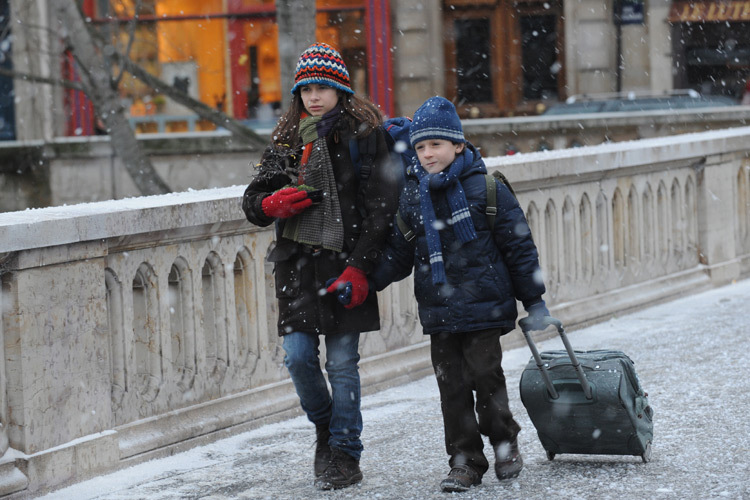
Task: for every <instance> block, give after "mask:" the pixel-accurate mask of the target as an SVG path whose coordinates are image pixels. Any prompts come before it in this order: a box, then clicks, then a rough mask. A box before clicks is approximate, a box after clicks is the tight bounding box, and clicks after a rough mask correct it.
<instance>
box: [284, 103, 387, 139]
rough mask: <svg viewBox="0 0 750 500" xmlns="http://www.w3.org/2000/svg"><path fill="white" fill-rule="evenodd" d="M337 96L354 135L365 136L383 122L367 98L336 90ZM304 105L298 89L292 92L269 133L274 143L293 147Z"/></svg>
mask: <svg viewBox="0 0 750 500" xmlns="http://www.w3.org/2000/svg"><path fill="white" fill-rule="evenodd" d="M336 93H337V94H338V96H339V104H340V105H341V107H342V108H343V109H344V116H343V119H345V120H346V121H347V125H348V128H349V129H350V130H352V131H353V132H354V134H356V135H361V136H366V135H368V134H369V133H370V132H372V131H373V130H374V129H375V128H377V127H378V126H380V125H381V124H382V123H383V115H382V114H381V113H380V110H379V109H378V108H377V107H376V106H375V105H374V104H373V103H371V102H370V101H368V100H367V99H362V98H361V97H359V96H357V95H355V94H349V93H347V92H343V91H341V90H336ZM304 109H305V107H304V105H303V104H302V97H301V96H300V92H299V90H298V91H297V92H295V93H294V96H293V97H292V103H291V104H290V105H289V109H288V110H287V111H286V113H284V115H283V116H282V117H281V118H280V119H279V122H278V123H277V124H276V128H274V129H273V133H272V134H271V141H272V142H274V143H275V144H287V145H288V146H290V147H295V146H296V145H297V143H298V142H299V140H300V137H299V121H300V115H301V114H302V111H304Z"/></svg>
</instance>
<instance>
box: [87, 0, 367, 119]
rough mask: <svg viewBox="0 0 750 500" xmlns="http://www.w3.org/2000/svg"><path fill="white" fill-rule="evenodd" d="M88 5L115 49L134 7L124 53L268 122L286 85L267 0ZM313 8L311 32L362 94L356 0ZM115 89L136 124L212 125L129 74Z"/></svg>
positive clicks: (360, 5)
mask: <svg viewBox="0 0 750 500" xmlns="http://www.w3.org/2000/svg"><path fill="white" fill-rule="evenodd" d="M89 5H90V6H91V5H94V4H93V3H89ZM136 5H139V6H140V7H139V11H138V12H137V13H136V12H135V10H134V9H135V6H136ZM95 6H96V7H95V12H87V15H89V16H91V17H93V18H94V19H95V22H97V24H99V25H100V26H101V27H102V29H104V30H105V32H106V33H108V35H109V36H110V37H111V38H112V39H113V40H114V41H115V43H116V45H117V48H118V50H120V51H123V52H124V51H125V50H126V47H128V43H129V40H130V38H131V33H132V25H131V23H129V22H128V21H130V20H132V19H133V17H134V16H135V15H136V14H137V16H138V22H137V25H136V27H135V32H134V33H135V36H134V39H133V42H132V43H131V44H130V48H129V52H128V54H129V56H130V58H131V59H133V60H134V61H135V62H136V63H137V64H139V65H140V66H142V67H143V68H145V69H146V70H147V71H149V72H150V73H151V74H154V75H156V76H158V77H159V78H160V79H161V80H163V81H164V82H166V83H168V84H170V85H172V86H174V87H175V88H177V89H180V90H182V91H183V92H185V93H187V94H188V95H189V96H191V97H193V98H194V99H197V100H200V101H201V102H203V103H204V104H207V105H209V106H212V107H214V108H216V109H219V110H221V111H224V112H226V113H227V114H229V115H230V116H233V117H234V118H237V119H240V120H247V121H248V123H249V124H251V125H260V126H271V125H273V124H274V123H275V121H276V119H277V118H278V116H279V114H280V113H281V109H280V107H281V101H282V93H283V92H285V91H288V90H284V89H282V88H281V76H280V74H281V69H280V60H279V52H278V39H279V32H278V25H277V24H276V20H275V4H274V1H273V0H141V1H140V2H136V1H135V0H95ZM317 9H318V13H317V15H316V25H317V28H316V38H317V40H318V41H321V42H326V43H329V44H331V45H333V46H335V47H336V48H337V49H338V50H339V51H340V52H341V54H342V56H343V57H344V60H345V61H346V62H347V66H348V69H349V73H350V77H351V80H352V86H353V88H354V90H355V92H358V93H362V94H367V86H368V80H367V76H368V75H367V64H368V63H367V42H368V41H367V38H366V36H367V34H366V23H365V7H364V2H362V1H360V2H356V1H351V0H318V2H317ZM115 70H116V68H115ZM119 91H120V95H121V97H122V99H123V103H124V105H125V106H126V108H127V109H128V110H129V114H130V117H131V122H133V124H134V126H135V127H136V130H137V131H139V132H157V131H183V130H211V129H213V128H215V126H214V125H213V124H212V123H209V122H202V121H200V120H197V119H196V118H197V117H196V116H195V113H194V112H193V111H192V110H191V109H189V108H188V107H186V106H183V105H182V104H179V103H177V102H175V101H174V100H172V99H170V98H169V97H168V96H166V95H162V94H159V93H157V92H155V91H154V89H152V88H150V87H148V86H146V85H145V84H143V83H142V82H140V81H139V80H137V79H135V78H134V77H132V76H131V75H127V74H126V75H125V76H124V78H123V79H122V80H121V82H120V86H119Z"/></svg>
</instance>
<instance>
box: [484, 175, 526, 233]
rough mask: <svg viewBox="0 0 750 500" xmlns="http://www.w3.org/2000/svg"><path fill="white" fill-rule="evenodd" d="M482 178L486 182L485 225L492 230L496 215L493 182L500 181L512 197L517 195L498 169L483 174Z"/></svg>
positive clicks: (495, 191) (495, 197)
mask: <svg viewBox="0 0 750 500" xmlns="http://www.w3.org/2000/svg"><path fill="white" fill-rule="evenodd" d="M484 179H485V181H486V183H487V209H486V211H485V214H486V215H487V225H488V226H489V228H490V231H492V228H493V227H495V216H496V215H497V190H496V189H495V188H496V187H497V186H496V185H495V182H497V181H500V182H502V183H503V184H505V187H507V188H508V191H510V194H512V195H513V197H514V198H518V197H517V196H516V192H515V191H513V186H511V185H510V182H509V181H508V178H507V177H505V175H503V173H502V172H500V171H499V170H495V171H494V172H492V174H485V176H484Z"/></svg>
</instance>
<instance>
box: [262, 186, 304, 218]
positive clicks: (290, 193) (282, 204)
mask: <svg viewBox="0 0 750 500" xmlns="http://www.w3.org/2000/svg"><path fill="white" fill-rule="evenodd" d="M310 205H312V200H311V199H310V198H308V196H307V192H306V191H300V190H299V189H297V188H293V187H288V188H284V189H280V190H279V191H276V192H275V193H273V194H271V195H268V196H266V197H265V198H263V201H262V202H261V208H262V209H263V213H264V214H265V215H266V217H278V218H279V219H286V218H288V217H291V216H293V215H297V214H298V213H300V212H302V211H303V210H305V209H306V208H307V207H309V206H310Z"/></svg>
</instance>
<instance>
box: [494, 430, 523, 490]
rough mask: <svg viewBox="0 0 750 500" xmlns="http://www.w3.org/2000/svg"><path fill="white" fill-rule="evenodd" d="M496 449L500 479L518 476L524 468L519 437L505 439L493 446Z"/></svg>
mask: <svg viewBox="0 0 750 500" xmlns="http://www.w3.org/2000/svg"><path fill="white" fill-rule="evenodd" d="M493 448H494V449H495V474H497V478H498V479H499V480H501V481H502V480H504V479H511V478H514V477H518V474H520V472H521V469H523V457H521V452H519V451H518V438H516V439H514V440H513V441H503V442H502V443H500V444H497V445H495V446H493Z"/></svg>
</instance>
